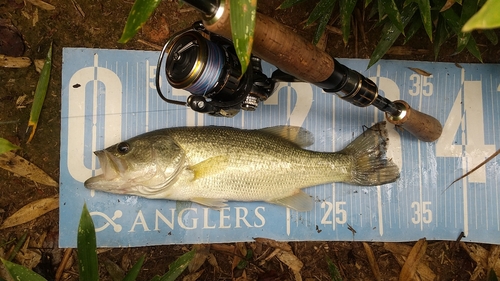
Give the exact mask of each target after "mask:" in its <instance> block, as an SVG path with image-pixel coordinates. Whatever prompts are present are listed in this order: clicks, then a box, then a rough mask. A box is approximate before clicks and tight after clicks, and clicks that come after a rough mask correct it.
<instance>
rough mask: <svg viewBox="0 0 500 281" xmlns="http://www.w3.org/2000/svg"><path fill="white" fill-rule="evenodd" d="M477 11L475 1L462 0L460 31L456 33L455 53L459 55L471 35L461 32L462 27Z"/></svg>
mask: <svg viewBox="0 0 500 281" xmlns="http://www.w3.org/2000/svg"><path fill="white" fill-rule="evenodd" d="M476 11H477V0H464V1H463V3H462V13H461V15H460V29H459V30H458V32H457V37H458V41H457V52H458V53H460V52H461V51H462V50H463V49H464V48H465V47H466V46H467V44H468V43H469V40H470V37H471V33H470V32H462V27H463V25H464V24H465V23H466V22H467V21H468V20H469V19H470V18H471V17H472V15H474V13H475V12H476Z"/></svg>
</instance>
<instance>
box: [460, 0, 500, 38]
mask: <svg viewBox="0 0 500 281" xmlns="http://www.w3.org/2000/svg"><path fill="white" fill-rule="evenodd" d="M499 11H500V1H498V0H488V1H486V3H485V4H484V6H483V7H482V8H481V9H480V10H479V12H477V13H476V14H474V16H472V17H471V18H470V19H469V20H468V21H467V22H466V23H465V24H464V26H463V27H462V31H463V32H469V31H472V30H474V29H491V28H497V27H500V13H499Z"/></svg>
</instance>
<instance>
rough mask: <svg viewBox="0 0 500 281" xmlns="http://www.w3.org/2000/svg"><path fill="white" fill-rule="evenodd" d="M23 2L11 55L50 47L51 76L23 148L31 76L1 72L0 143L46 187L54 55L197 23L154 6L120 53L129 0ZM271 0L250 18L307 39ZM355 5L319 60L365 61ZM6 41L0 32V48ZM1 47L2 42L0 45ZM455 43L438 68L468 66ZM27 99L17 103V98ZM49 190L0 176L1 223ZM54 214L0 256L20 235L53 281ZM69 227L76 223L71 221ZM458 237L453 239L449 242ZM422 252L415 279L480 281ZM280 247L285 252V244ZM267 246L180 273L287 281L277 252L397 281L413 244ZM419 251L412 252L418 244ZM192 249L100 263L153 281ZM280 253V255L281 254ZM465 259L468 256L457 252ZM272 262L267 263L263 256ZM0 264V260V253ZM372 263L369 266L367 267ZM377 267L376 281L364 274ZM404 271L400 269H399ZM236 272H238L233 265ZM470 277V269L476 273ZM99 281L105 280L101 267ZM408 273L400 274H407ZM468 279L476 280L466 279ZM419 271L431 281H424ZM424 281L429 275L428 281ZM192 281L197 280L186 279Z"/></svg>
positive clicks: (138, 43) (0, 5)
mask: <svg viewBox="0 0 500 281" xmlns="http://www.w3.org/2000/svg"><path fill="white" fill-rule="evenodd" d="M30 2H32V1H31V0H30V1H23V0H0V19H2V20H7V22H9V23H10V24H12V25H13V26H15V27H16V28H17V29H18V30H19V33H20V34H21V35H22V38H23V40H24V44H25V50H20V49H19V48H16V49H17V51H18V52H19V53H20V55H23V56H26V57H29V58H30V59H32V60H35V59H43V58H44V57H45V55H46V53H47V50H48V48H49V45H50V44H51V42H52V43H53V67H52V73H51V81H50V84H49V90H48V93H47V97H46V100H45V104H44V108H43V110H42V114H41V117H40V121H39V125H38V129H37V132H36V135H35V138H34V140H33V141H32V142H31V143H29V144H26V135H25V131H26V126H27V121H28V119H29V113H30V107H31V106H30V105H31V102H32V97H33V92H34V90H35V87H36V84H37V81H38V78H39V73H38V72H36V70H35V67H34V66H33V65H32V66H30V67H27V68H19V69H9V68H0V136H1V137H4V138H7V139H9V140H10V141H11V142H13V143H15V144H17V145H19V146H21V147H22V150H20V151H18V152H17V153H18V154H19V155H21V156H23V157H24V158H25V159H27V160H29V161H31V162H32V163H34V164H35V165H37V166H39V167H42V168H43V170H45V171H46V172H47V173H48V174H49V175H50V176H51V177H52V178H54V179H56V180H57V179H58V178H59V149H60V105H61V101H60V99H61V96H60V89H61V69H62V48H63V47H91V48H109V49H138V50H156V49H155V44H156V45H163V43H164V42H165V40H166V38H168V36H170V35H172V34H173V33H174V32H176V31H179V30H181V29H184V28H186V27H187V26H189V25H190V24H191V23H192V22H194V21H195V20H196V19H197V18H198V17H197V14H196V12H195V11H194V10H193V9H191V8H189V7H188V6H187V5H184V6H179V4H178V3H177V1H173V2H172V0H168V1H167V0H165V1H162V2H161V4H160V5H159V8H158V9H157V11H156V12H155V13H154V15H153V17H152V18H151V20H150V21H149V22H148V23H147V24H146V26H145V27H144V28H143V29H142V30H141V31H140V32H139V33H138V34H137V36H135V37H134V39H132V40H131V41H130V42H129V43H127V44H119V43H117V40H118V39H119V37H120V35H121V32H122V29H123V27H124V24H125V21H126V17H127V15H128V13H129V11H130V9H131V7H132V5H133V1H132V0H107V1H103V0H94V1H90V0H71V1H68V0H50V1H47V2H49V3H50V4H52V5H53V6H54V7H55V9H54V10H44V9H42V8H38V7H37V6H35V5H33V4H31V3H30ZM280 3H281V1H280V0H272V1H259V6H258V8H259V11H260V12H262V13H264V14H267V15H270V16H272V17H273V18H275V19H277V20H278V21H281V22H283V23H284V24H286V25H289V26H291V27H292V28H294V29H295V30H296V31H297V32H298V33H299V34H301V35H303V36H305V37H306V38H309V39H310V38H312V35H313V33H314V31H315V27H310V28H304V27H303V22H304V21H305V20H306V19H307V17H308V15H309V13H310V12H311V10H312V8H313V6H314V3H305V4H301V5H300V6H298V7H294V8H291V9H287V10H276V7H278V6H279V4H280ZM367 13H368V11H365V10H364V9H363V8H362V6H359V7H358V8H357V9H356V13H355V17H354V18H353V19H354V21H353V22H354V23H355V26H356V27H357V28H354V32H353V34H352V35H351V38H350V40H349V43H348V45H347V46H344V44H343V43H342V38H341V35H340V34H339V33H338V32H337V31H336V30H337V29H338V28H339V24H338V22H333V23H332V28H331V29H330V30H329V31H328V36H327V44H326V51H327V52H329V53H330V54H331V55H332V56H334V57H343V58H369V56H370V54H371V52H372V51H373V49H374V47H375V45H376V43H377V42H378V38H379V30H377V29H373V30H372V29H371V28H372V27H373V25H374V23H375V22H376V21H375V20H369V19H367V16H366V14H367ZM2 36H6V35H5V34H1V33H0V40H1V39H2ZM483 37H484V36H481V34H479V35H478V36H476V39H477V41H478V44H479V47H480V49H481V52H482V55H483V59H484V62H485V63H498V62H500V48H499V47H497V46H492V45H491V44H489V43H488V41H486V39H485V38H483ZM4 38H5V37H4ZM411 42H412V43H411V44H408V45H404V46H403V45H401V41H397V42H396V44H395V46H396V47H394V48H392V49H391V50H390V52H389V54H388V55H386V56H385V57H384V58H386V59H409V60H422V61H433V60H434V54H433V52H432V43H430V42H429V40H428V38H427V36H426V35H425V33H419V34H418V35H417V36H416V38H415V39H414V40H412V41H411ZM455 42H456V38H452V39H450V40H449V41H448V42H447V43H446V45H445V46H444V47H443V49H442V50H441V52H440V55H439V57H438V60H439V61H449V62H456V63H465V62H477V60H476V59H475V58H474V57H473V56H472V55H470V54H469V53H467V52H463V53H461V54H458V55H454V54H453V52H454V46H455ZM24 95H26V99H25V100H24V101H22V102H19V101H18V99H19V97H21V96H24ZM57 194H58V189H57V188H53V187H46V186H42V185H38V184H35V183H34V182H32V181H30V180H27V179H25V178H21V177H18V176H15V175H14V174H12V173H9V172H7V171H5V170H1V169H0V223H1V222H2V221H3V220H4V219H5V218H7V217H8V216H10V215H11V214H13V213H14V212H15V211H17V210H18V209H20V208H21V207H23V206H25V205H26V204H28V203H30V202H32V201H34V200H37V199H41V198H46V197H49V196H53V195H57ZM58 219H59V217H58V211H57V210H54V211H51V212H49V213H48V214H46V215H44V216H42V217H40V218H38V219H36V220H34V221H32V222H29V223H26V224H23V225H21V226H17V227H12V228H7V229H3V230H0V249H1V250H2V251H4V252H8V251H9V249H11V248H12V246H13V245H15V243H16V241H17V240H18V239H19V238H20V237H21V236H22V235H23V233H25V232H27V233H28V237H30V239H31V241H32V242H33V241H38V242H39V243H38V246H33V245H35V244H29V245H30V246H29V249H31V250H32V251H34V252H36V253H38V254H41V257H42V259H41V261H40V262H39V263H38V265H36V266H35V269H36V271H38V272H40V273H41V274H43V275H44V276H45V277H46V278H47V280H55V271H56V269H58V268H59V265H60V263H61V259H62V256H63V253H64V251H65V249H59V248H58V246H57V241H58ZM75 219H77V218H75ZM457 238H458V237H457ZM422 243H425V244H426V246H427V250H426V251H425V254H424V257H423V259H422V261H421V263H420V265H419V267H422V266H424V267H426V268H428V269H429V270H430V273H429V271H425V270H424V269H420V268H419V269H418V270H417V269H415V270H417V271H418V275H419V277H418V278H420V279H417V280H469V279H471V276H472V275H473V274H475V275H474V276H478V279H476V280H481V279H485V278H486V274H485V271H481V270H482V269H484V268H486V266H484V264H483V265H480V264H478V262H477V259H476V260H474V259H473V258H471V257H470V255H469V254H468V253H467V251H469V250H470V248H469V247H468V246H467V245H465V246H464V244H461V243H458V242H455V241H425V242H423V241H422ZM285 244H286V243H285ZM285 244H279V245H275V244H272V243H270V242H269V241H260V242H254V243H237V244H218V245H205V246H197V247H200V248H202V249H203V250H202V251H201V252H203V251H204V253H205V255H204V257H205V258H207V261H205V262H204V263H202V265H201V267H200V268H199V269H195V270H194V274H189V275H188V272H187V273H185V274H184V275H183V276H187V277H188V278H191V279H189V280H296V279H297V278H298V277H297V276H295V274H294V265H290V264H288V263H287V262H286V261H284V260H283V259H281V258H278V257H277V256H279V253H281V252H280V251H285V250H283V249H282V248H283V247H284V248H287V245H289V246H290V248H287V250H286V252H287V253H293V256H294V257H295V258H296V259H295V258H294V259H295V260H294V261H295V262H297V260H298V261H300V262H302V263H303V267H302V268H301V270H300V275H301V277H302V280H331V274H330V272H329V266H328V263H327V259H328V258H329V259H330V260H331V261H332V262H333V264H335V266H336V267H337V268H338V271H339V273H340V276H341V278H342V279H341V280H404V279H399V278H400V274H401V272H402V269H403V267H404V266H403V264H404V261H405V260H406V259H410V257H408V255H410V254H411V253H409V252H410V249H412V247H413V246H415V245H416V243H415V242H412V243H400V244H383V243H365V244H364V243H362V242H349V241H346V242H328V241H325V242H290V243H288V244H287V245H285ZM417 246H421V244H419V245H417ZM476 246H477V247H480V248H482V249H484V250H486V251H488V250H490V249H491V250H492V252H493V249H496V247H493V246H491V245H473V247H476ZM192 247H193V246H192V245H174V246H156V247H141V248H126V249H109V250H105V251H103V252H102V253H101V254H100V255H99V258H100V260H101V261H103V264H104V263H105V262H106V261H113V262H115V263H116V264H117V265H119V266H120V267H121V268H122V269H124V270H129V269H130V267H131V265H132V264H133V262H135V261H136V260H137V259H138V258H139V257H140V256H141V255H145V257H146V259H145V263H144V266H143V270H142V271H141V274H140V277H139V278H138V280H150V279H151V278H152V277H153V276H155V275H157V274H163V273H165V272H166V271H167V269H168V265H169V264H170V263H171V262H172V261H174V260H175V259H176V258H177V257H179V256H180V255H181V254H183V253H185V252H186V251H187V250H188V249H191V248H192ZM248 249H251V250H252V251H253V253H254V254H253V256H252V258H250V259H249V260H248V264H247V265H246V267H244V268H243V269H240V268H238V267H235V265H236V264H238V262H239V261H240V259H241V256H244V253H245V252H246V251H247V250H248ZM280 249H281V250H280ZM466 250H467V251H466ZM273 254H274V255H275V256H272V255H273ZM0 255H1V252H0ZM72 255H73V262H71V261H70V262H69V263H68V264H66V268H65V270H64V274H63V278H62V279H61V280H78V274H77V268H78V266H77V264H76V263H75V262H74V259H75V257H76V251H74V250H73V252H72ZM370 261H371V262H370ZM374 264H376V265H377V266H378V271H379V272H378V273H377V270H376V269H373V265H374ZM405 266H408V265H405ZM240 267H242V266H240ZM476 268H479V269H476ZM100 269H101V279H102V280H112V279H111V278H110V277H109V274H107V273H106V271H105V269H104V266H102V265H101V267H100ZM406 270H407V269H406ZM475 270H476V271H475ZM424 272H427V273H428V274H430V275H427V276H424V275H426V273H424ZM431 273H432V274H431ZM195 274H199V276H198V275H195Z"/></svg>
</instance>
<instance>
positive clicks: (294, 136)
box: [259, 126, 314, 147]
mask: <svg viewBox="0 0 500 281" xmlns="http://www.w3.org/2000/svg"><path fill="white" fill-rule="evenodd" d="M259 131H261V132H265V133H267V134H271V135H274V136H277V137H280V138H283V139H286V140H288V141H291V142H293V143H295V144H297V145H298V146H300V147H308V146H310V145H312V144H313V143H314V136H313V134H312V133H311V132H309V131H308V130H306V129H304V128H301V127H297V126H275V127H268V128H263V129H259Z"/></svg>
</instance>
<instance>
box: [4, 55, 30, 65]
mask: <svg viewBox="0 0 500 281" xmlns="http://www.w3.org/2000/svg"><path fill="white" fill-rule="evenodd" d="M30 65H31V60H30V58H28V57H9V56H5V55H0V67H7V68H24V67H28V66H30Z"/></svg>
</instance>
